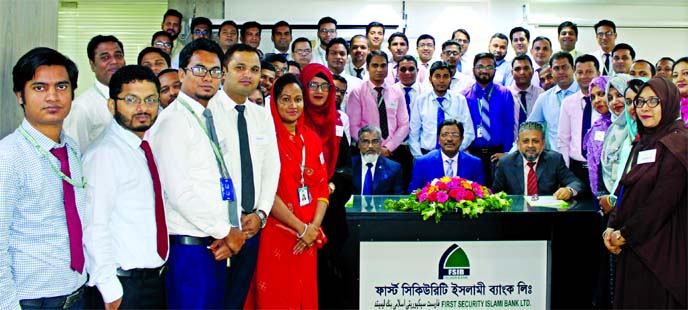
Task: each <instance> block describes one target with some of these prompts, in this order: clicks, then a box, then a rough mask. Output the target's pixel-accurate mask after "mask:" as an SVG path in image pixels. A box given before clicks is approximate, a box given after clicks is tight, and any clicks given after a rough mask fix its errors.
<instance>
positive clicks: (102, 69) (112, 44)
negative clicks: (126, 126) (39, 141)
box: [64, 35, 125, 152]
mask: <svg viewBox="0 0 688 310" xmlns="http://www.w3.org/2000/svg"><path fill="white" fill-rule="evenodd" d="M86 54H87V56H88V62H89V64H90V65H91V71H93V73H95V75H96V80H95V82H94V85H93V87H91V88H89V89H88V90H87V91H86V92H84V93H83V94H81V95H80V96H79V97H77V98H76V99H75V100H74V104H73V105H72V110H71V112H70V113H69V115H68V117H67V118H66V119H65V120H64V130H65V131H66V132H67V135H68V136H70V137H72V138H73V139H74V140H76V142H77V143H78V145H79V148H80V149H81V151H82V152H83V151H85V150H86V148H87V147H88V146H89V145H90V144H91V142H93V141H94V140H95V139H96V138H97V137H98V136H99V135H100V133H101V132H103V130H104V129H105V127H107V126H108V125H109V124H110V120H112V114H111V113H110V111H108V107H107V97H106V96H107V94H109V93H110V90H109V88H108V85H109V84H110V78H111V77H112V75H113V74H115V72H116V71H117V70H119V68H121V67H123V66H124V65H125V61H124V45H122V42H120V41H119V40H118V39H117V38H115V37H114V36H102V35H97V36H95V37H93V38H91V41H89V42H88V46H86Z"/></svg>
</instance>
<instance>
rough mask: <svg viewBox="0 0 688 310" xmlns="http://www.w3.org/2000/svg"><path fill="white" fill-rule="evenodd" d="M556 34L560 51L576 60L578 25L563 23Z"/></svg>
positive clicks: (568, 22)
mask: <svg viewBox="0 0 688 310" xmlns="http://www.w3.org/2000/svg"><path fill="white" fill-rule="evenodd" d="M557 33H558V34H559V36H558V39H559V46H560V47H561V51H562V52H566V53H569V54H571V57H573V60H576V58H577V57H578V51H576V42H578V25H576V24H574V23H572V22H570V21H565V22H563V23H561V24H559V27H558V28H557ZM547 142H549V141H547Z"/></svg>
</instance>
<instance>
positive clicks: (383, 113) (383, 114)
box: [375, 87, 389, 139]
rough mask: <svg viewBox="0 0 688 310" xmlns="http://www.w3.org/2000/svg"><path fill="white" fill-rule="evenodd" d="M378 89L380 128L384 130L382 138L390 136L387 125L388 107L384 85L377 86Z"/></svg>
mask: <svg viewBox="0 0 688 310" xmlns="http://www.w3.org/2000/svg"><path fill="white" fill-rule="evenodd" d="M375 90H376V91H377V103H378V105H377V112H378V113H379V114H380V130H381V131H382V139H387V137H388V136H389V127H387V107H386V106H385V97H384V96H383V94H382V90H383V88H382V87H375Z"/></svg>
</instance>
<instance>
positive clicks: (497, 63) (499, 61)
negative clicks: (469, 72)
mask: <svg viewBox="0 0 688 310" xmlns="http://www.w3.org/2000/svg"><path fill="white" fill-rule="evenodd" d="M505 61H506V57H505V58H502V60H497V62H496V63H495V64H496V65H497V67H499V66H501V65H502V64H503V63H504V62H505Z"/></svg>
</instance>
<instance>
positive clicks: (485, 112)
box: [480, 93, 491, 141]
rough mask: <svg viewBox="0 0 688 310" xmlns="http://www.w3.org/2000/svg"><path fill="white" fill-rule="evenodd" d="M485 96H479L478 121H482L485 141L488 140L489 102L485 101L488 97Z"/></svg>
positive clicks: (489, 137)
mask: <svg viewBox="0 0 688 310" xmlns="http://www.w3.org/2000/svg"><path fill="white" fill-rule="evenodd" d="M483 95H484V93H483ZM485 97H486V96H483V97H482V98H480V103H481V105H480V121H481V123H482V125H481V126H482V134H483V139H485V141H490V139H491V136H490V103H489V102H487V100H488V98H485Z"/></svg>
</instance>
